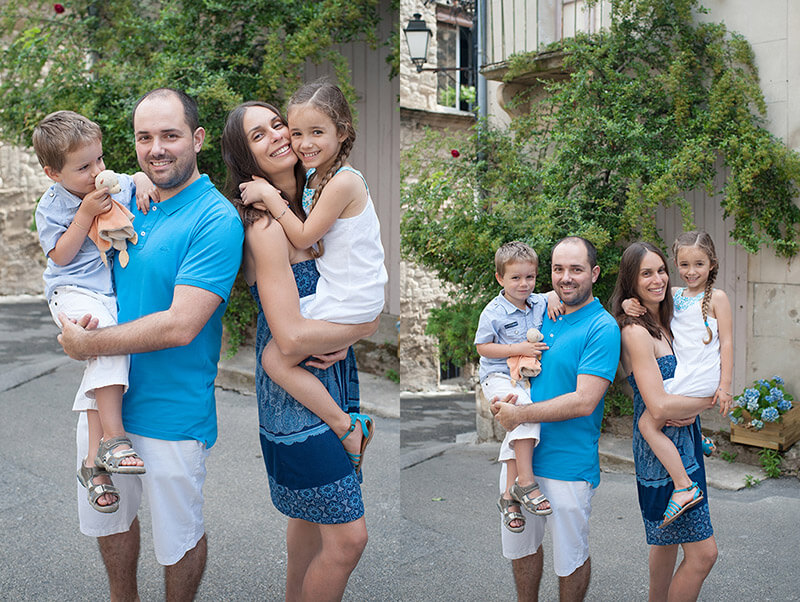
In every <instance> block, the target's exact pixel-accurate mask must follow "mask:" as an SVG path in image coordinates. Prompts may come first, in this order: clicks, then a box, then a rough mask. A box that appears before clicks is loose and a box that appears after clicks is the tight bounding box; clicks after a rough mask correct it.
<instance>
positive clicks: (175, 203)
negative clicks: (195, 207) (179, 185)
mask: <svg viewBox="0 0 800 602" xmlns="http://www.w3.org/2000/svg"><path fill="white" fill-rule="evenodd" d="M213 187H214V185H213V184H212V183H211V180H210V179H209V178H208V176H207V175H206V174H201V175H200V177H199V178H197V179H196V180H195V181H194V182H192V183H191V184H189V185H188V186H187V187H186V188H184V189H183V190H181V191H180V192H179V193H178V194H176V195H175V196H173V197H170V198H168V199H167V200H166V201H161V202H159V203H158V208H159V209H160V210H161V211H163V212H165V213H166V214H167V215H172V214H173V213H175V212H176V211H178V210H179V209H181V208H182V207H184V206H185V205H186V204H188V203H191V202H192V201H193V200H195V199H196V198H197V197H199V196H201V195H202V194H203V193H204V192H206V191H207V190H208V189H210V188H213Z"/></svg>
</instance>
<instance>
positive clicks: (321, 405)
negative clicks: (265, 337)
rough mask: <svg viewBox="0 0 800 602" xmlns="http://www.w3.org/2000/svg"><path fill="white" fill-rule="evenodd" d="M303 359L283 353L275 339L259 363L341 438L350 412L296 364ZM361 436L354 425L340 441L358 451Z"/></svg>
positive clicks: (351, 451) (348, 426)
mask: <svg viewBox="0 0 800 602" xmlns="http://www.w3.org/2000/svg"><path fill="white" fill-rule="evenodd" d="M304 359H306V358H305V357H299V356H291V355H284V353H283V352H282V351H281V350H280V349H279V348H278V346H277V345H276V344H275V342H274V341H270V342H269V343H267V346H266V348H265V349H264V352H263V353H262V354H261V365H262V366H263V367H264V370H265V371H266V373H267V374H268V375H269V377H270V379H272V381H273V382H275V384H277V385H278V386H279V387H281V388H282V389H283V390H284V391H286V392H287V393H288V394H289V395H291V396H292V397H294V398H295V399H296V400H297V401H299V402H300V403H302V404H303V405H304V406H305V407H306V408H308V409H309V410H310V411H312V412H314V414H316V415H317V416H319V418H320V420H322V421H323V422H324V423H325V424H327V425H328V426H329V427H330V428H331V430H332V431H333V432H334V433H336V436H337V437H340V438H341V437H342V435H344V434H345V433H346V432H347V431H348V429H349V428H350V423H351V421H350V415H349V414H347V412H345V411H344V410H342V408H340V407H339V405H338V404H337V403H336V402H335V401H334V400H333V397H331V396H330V393H328V390H327V389H326V388H325V385H323V384H322V381H320V380H319V379H318V378H317V377H316V376H314V375H313V374H311V372H309V371H308V370H306V369H305V368H301V367H300V366H299V365H298V364H299V363H300V362H302V361H303V360H304ZM362 438H363V433H362V432H361V429H360V428H355V429H353V431H352V432H351V433H350V434H349V435H348V436H347V437H346V438H345V440H344V441H343V443H342V444H343V445H344V448H345V450H347V451H348V452H350V453H353V454H357V453H359V452H360V451H361V439H362Z"/></svg>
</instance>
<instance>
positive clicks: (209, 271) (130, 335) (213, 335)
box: [59, 88, 243, 600]
mask: <svg viewBox="0 0 800 602" xmlns="http://www.w3.org/2000/svg"><path fill="white" fill-rule="evenodd" d="M133 127H134V135H135V141H136V155H137V159H138V161H139V165H140V167H141V168H142V171H144V172H145V173H146V174H147V176H148V177H149V178H150V179H151V180H152V182H153V183H154V184H155V186H156V188H157V189H158V193H159V196H160V201H159V202H158V203H154V204H153V205H152V206H151V207H150V210H149V211H148V212H147V213H141V212H138V211H137V212H136V213H135V215H134V220H133V224H134V227H135V228H136V231H137V233H138V235H139V238H138V242H137V244H136V245H133V246H132V247H131V246H128V252H129V255H130V260H129V263H128V265H127V267H125V268H124V269H122V268H119V267H115V269H114V281H115V285H116V289H117V299H118V303H119V325H118V326H114V327H110V328H101V329H97V330H91V331H85V330H83V329H82V328H81V327H80V326H82V325H84V323H85V321H82V322H81V324H80V325H75V324H72V323H70V322H69V321H68V320H66V319H62V323H63V324H64V328H63V332H62V334H61V335H60V336H59V340H60V341H61V343H62V345H63V347H64V350H65V351H66V352H67V353H68V354H69V355H70V356H72V357H74V358H83V357H89V356H96V355H120V354H131V368H130V389H129V391H128V393H127V394H126V395H125V398H124V403H123V422H124V424H125V429H126V431H127V434H128V436H129V437H130V439H131V440H132V441H133V443H134V447H135V448H136V450H137V452H138V453H139V455H141V457H142V458H143V459H144V460H145V463H146V464H145V465H146V466H147V473H146V474H144V475H141V476H138V475H137V476H132V475H114V484H115V485H116V486H117V487H118V488H119V490H120V507H119V510H118V511H117V512H115V513H113V514H101V513H98V512H95V511H93V510H91V509H90V508H89V506H88V501H87V498H86V495H85V492H83V494H80V493H79V495H78V505H79V516H80V522H81V531H82V532H83V533H85V534H87V535H90V536H94V537H97V538H98V542H99V544H100V551H101V553H102V555H103V560H104V562H105V565H106V570H107V572H108V576H109V585H110V589H111V598H112V599H125V600H128V599H131V600H133V599H138V591H137V583H136V564H137V560H138V554H139V522H138V518H137V512H138V507H139V503H140V501H141V497H142V494H143V493H144V495H145V496H146V498H147V501H148V504H149V506H150V513H151V515H152V521H153V540H154V547H155V552H156V559H157V560H158V562H159V563H160V564H162V565H164V566H165V580H166V597H167V599H173V598H174V599H178V598H180V599H191V598H192V597H193V596H194V594H195V592H196V590H197V587H198V585H199V584H200V579H201V578H202V575H203V570H204V568H205V563H206V552H207V546H206V536H205V528H204V525H203V496H202V487H203V482H204V480H205V474H206V471H205V460H206V457H207V456H208V449H209V448H210V447H211V446H212V445H213V444H214V442H215V441H216V438H217V417H216V405H215V400H214V379H215V378H216V374H217V361H218V360H219V351H220V339H221V334H222V323H221V318H222V314H223V313H224V311H225V307H226V304H227V300H228V295H229V293H230V290H231V286H232V285H233V281H234V279H235V277H236V273H237V272H238V270H239V263H240V260H241V256H242V241H243V229H242V223H241V220H240V219H239V216H238V214H237V212H236V210H235V209H234V207H233V205H231V203H229V202H228V201H227V200H226V199H225V197H223V196H222V195H221V194H220V193H219V191H217V189H216V188H215V187H214V185H213V184H212V183H211V181H210V180H209V179H208V176H205V175H201V174H200V173H199V171H198V168H197V153H198V152H199V151H200V148H201V147H202V144H203V139H204V137H205V131H204V130H203V128H201V127H200V125H199V117H198V112H197V105H196V104H195V102H194V100H192V99H191V98H190V97H188V96H187V95H186V94H184V93H183V92H180V91H177V90H172V89H166V88H162V89H158V90H153V91H152V92H149V93H148V94H146V95H144V96H143V97H142V98H141V99H140V100H139V102H138V103H137V104H136V106H135V107H134V110H133ZM78 428H79V435H78V441H79V442H80V441H85V440H86V437H85V436H84V437H81V435H80V431H81V429H83V428H85V425H82V424H80V423H79V427H78ZM84 455H85V450H81V449H79V450H78V458H83V457H84Z"/></svg>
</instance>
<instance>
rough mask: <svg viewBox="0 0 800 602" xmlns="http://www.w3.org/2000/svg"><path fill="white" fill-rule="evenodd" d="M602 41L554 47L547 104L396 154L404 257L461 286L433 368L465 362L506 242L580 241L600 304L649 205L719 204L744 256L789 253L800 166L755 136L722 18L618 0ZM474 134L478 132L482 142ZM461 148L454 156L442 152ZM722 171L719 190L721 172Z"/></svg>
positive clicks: (433, 324) (671, 3)
mask: <svg viewBox="0 0 800 602" xmlns="http://www.w3.org/2000/svg"><path fill="white" fill-rule="evenodd" d="M612 4H613V12H612V22H611V25H610V27H609V28H608V30H607V31H603V32H600V33H597V34H592V35H585V34H581V35H578V36H577V37H576V38H573V39H568V40H565V41H564V42H563V43H561V44H560V45H561V51H562V53H563V57H564V58H563V61H564V67H565V70H566V71H567V72H568V73H569V77H567V78H566V79H562V80H558V81H550V82H549V83H548V82H545V83H543V85H544V87H545V89H546V92H547V93H546V94H538V95H533V94H532V95H530V96H526V95H525V93H521V94H520V95H519V96H518V98H517V99H516V102H517V106H518V107H527V110H526V111H524V112H523V114H522V115H520V116H517V117H515V118H514V119H513V120H512V122H511V125H510V126H509V127H508V128H507V129H505V130H495V129H492V128H489V127H487V126H486V124H479V125H478V126H476V128H475V131H474V132H473V133H472V135H471V136H469V137H465V138H462V139H460V140H459V141H458V142H454V141H452V140H449V141H445V142H443V143H439V142H437V141H435V140H434V139H433V138H428V139H425V140H423V141H422V142H420V143H419V144H418V145H417V146H416V147H415V148H414V149H412V150H411V151H410V152H409V153H407V154H406V156H405V157H404V159H403V161H404V165H403V178H404V179H403V187H402V198H403V202H404V207H405V215H404V219H403V223H402V225H401V232H402V249H403V252H404V254H405V257H407V258H409V259H411V260H413V261H416V262H418V263H420V264H422V265H424V266H427V267H429V268H431V269H432V270H433V271H434V272H435V273H436V274H437V276H439V277H440V278H441V279H443V280H444V281H447V282H451V283H454V284H456V285H457V292H456V293H455V294H454V296H453V297H452V298H451V301H450V302H449V303H448V304H447V305H446V306H445V307H442V308H438V309H436V310H434V311H433V312H432V316H431V317H432V319H431V320H430V321H429V325H428V329H429V333H430V334H434V335H437V336H438V337H439V339H440V343H442V353H443V358H444V359H450V360H453V361H456V362H461V363H463V361H466V360H467V359H474V358H475V357H476V356H475V352H474V349H473V348H472V345H471V339H470V338H469V337H466V338H462V339H461V340H458V339H457V338H456V337H454V336H451V334H452V333H454V332H458V331H463V330H469V328H466V329H465V326H464V322H465V320H471V321H472V322H470V327H474V326H475V323H476V308H478V307H481V306H482V305H483V304H484V303H485V302H486V301H487V300H488V299H489V298H490V297H491V296H493V295H494V294H496V290H497V286H496V283H495V282H494V278H493V269H492V256H493V253H494V250H495V249H496V248H497V247H498V246H499V245H500V244H502V243H503V242H505V241H508V240H512V239H521V240H525V241H527V242H529V243H530V244H532V245H533V247H534V248H535V249H536V250H537V251H538V252H539V253H540V258H541V259H542V260H543V261H542V262H541V265H540V269H539V275H540V277H539V281H540V282H539V286H540V289H543V290H546V288H547V287H548V286H549V282H547V280H548V279H549V267H548V265H547V261H546V259H547V257H548V256H549V252H550V248H551V247H552V245H553V243H555V242H556V241H557V240H558V239H559V238H561V237H563V236H566V235H573V234H577V235H581V236H585V237H586V238H588V239H589V240H591V241H592V242H593V243H594V244H595V245H596V246H597V247H598V250H599V263H600V266H601V279H600V282H599V283H598V286H597V288H596V294H597V295H598V296H599V297H600V298H601V299H603V300H605V299H607V298H608V293H609V291H610V289H611V287H612V286H613V282H614V279H615V277H616V271H617V266H618V264H619V257H620V254H621V250H622V248H623V247H624V245H625V244H626V242H627V241H629V240H632V239H637V238H643V239H648V240H653V241H659V237H658V233H657V231H656V226H655V209H656V208H657V207H659V206H663V207H669V206H671V205H677V206H679V207H680V209H681V213H682V216H683V220H684V227H685V228H687V229H689V228H692V227H693V226H694V219H693V215H692V210H691V207H690V205H689V204H688V203H687V202H686V200H685V199H684V197H683V194H684V193H685V192H686V191H689V190H692V189H695V188H698V187H699V188H704V189H705V190H706V191H707V192H708V193H709V195H714V194H719V197H720V198H721V205H722V209H723V211H724V214H725V215H726V216H731V217H732V218H733V223H734V226H733V230H732V232H731V234H732V237H733V239H734V240H735V241H736V242H737V243H738V244H740V245H742V246H743V247H744V248H745V249H746V250H747V251H748V252H750V253H755V252H756V251H758V250H759V249H760V248H762V247H768V248H771V249H772V250H773V251H774V252H775V253H776V254H777V255H779V256H783V257H791V256H794V255H795V254H796V253H797V251H798V233H799V232H798V231H799V229H800V209H798V207H797V205H796V204H795V202H794V199H796V198H797V196H798V182H800V156H798V154H797V153H795V152H793V151H792V150H790V149H788V148H787V147H786V145H785V144H784V143H783V142H782V141H781V140H779V139H777V138H776V137H774V136H773V135H771V134H770V133H769V132H768V131H767V130H766V129H765V127H764V126H765V116H766V104H765V102H764V98H763V94H762V92H761V89H760V86H759V81H758V73H757V70H756V67H755V65H754V59H753V52H752V49H751V47H750V45H749V44H748V42H747V41H746V40H745V39H744V38H743V37H742V36H740V35H738V34H736V33H732V32H729V31H727V29H726V28H725V26H724V25H722V24H719V23H708V22H702V23H701V22H699V21H698V20H697V18H696V17H697V13H700V12H706V11H705V9H703V8H702V7H701V6H700V5H699V3H698V2H697V0H616V1H614V2H612ZM536 58H537V54H536V53H528V54H520V55H516V56H514V57H512V58H511V59H510V60H509V72H508V75H507V79H513V78H514V77H515V76H516V75H519V74H523V73H531V72H535V70H536V64H537V63H536ZM479 131H480V132H481V133H480V136H479V135H478V132H479ZM454 145H460V146H459V148H458V150H459V153H458V154H459V156H458V157H454V156H453V155H452V154H450V153H449V152H448V149H451V148H453V146H454ZM722 165H724V166H725V167H726V168H727V170H726V171H727V177H726V179H725V182H724V184H723V186H722V188H721V189H715V188H714V176H715V175H716V173H717V170H718V169H719V168H720V166H722Z"/></svg>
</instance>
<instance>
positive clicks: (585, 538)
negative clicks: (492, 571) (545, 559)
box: [500, 464, 594, 577]
mask: <svg viewBox="0 0 800 602" xmlns="http://www.w3.org/2000/svg"><path fill="white" fill-rule="evenodd" d="M505 471H506V466H505V464H503V467H502V469H501V471H500V492H501V493H502V492H503V491H505V485H506V474H505ZM536 481H537V482H538V483H539V489H541V490H542V493H543V494H544V495H545V496H546V497H547V499H548V500H550V506H551V507H552V508H553V513H552V514H550V515H548V516H535V515H533V514H531V513H530V512H528V511H527V510H526V509H525V507H524V506H523V507H522V512H523V514H524V515H525V530H524V531H523V532H522V533H512V532H511V531H509V530H508V529H506V528H505V527H504V526H503V523H502V521H501V522H500V532H501V539H502V544H503V556H505V557H506V558H508V559H509V560H517V559H519V558H524V557H525V556H531V555H533V554H536V551H537V550H538V549H539V546H541V545H542V540H544V528H545V524H547V525H549V527H550V532H551V535H552V537H553V569H554V570H555V573H556V575H558V576H559V577H567V576H569V575H571V574H572V573H574V572H575V571H576V570H577V569H579V568H580V567H582V566H583V564H584V563H585V562H586V560H587V559H588V558H589V515H590V514H591V512H592V497H593V496H594V489H593V488H592V485H591V483H588V482H586V481H557V480H555V479H546V478H543V477H537V478H536Z"/></svg>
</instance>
